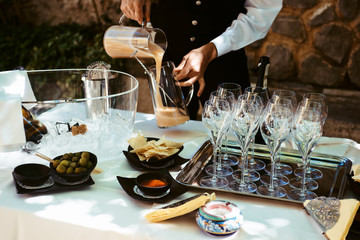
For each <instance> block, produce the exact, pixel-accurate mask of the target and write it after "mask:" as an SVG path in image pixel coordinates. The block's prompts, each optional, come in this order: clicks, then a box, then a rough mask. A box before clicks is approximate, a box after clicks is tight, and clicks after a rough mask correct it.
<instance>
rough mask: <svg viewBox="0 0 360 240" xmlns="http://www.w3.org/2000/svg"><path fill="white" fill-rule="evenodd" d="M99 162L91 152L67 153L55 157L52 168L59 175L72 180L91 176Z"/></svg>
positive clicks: (51, 164)
mask: <svg viewBox="0 0 360 240" xmlns="http://www.w3.org/2000/svg"><path fill="white" fill-rule="evenodd" d="M96 164H97V157H96V155H95V154H93V153H91V152H86V151H84V152H76V153H65V154H64V155H60V156H57V157H55V158H54V161H53V162H51V163H50V170H51V172H52V173H54V174H56V175H57V176H59V177H61V178H63V179H65V180H67V181H70V182H75V181H80V180H82V179H85V178H87V177H89V175H90V174H91V172H92V171H93V170H94V168H95V166H96Z"/></svg>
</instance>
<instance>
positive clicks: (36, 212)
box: [0, 113, 360, 240]
mask: <svg viewBox="0 0 360 240" xmlns="http://www.w3.org/2000/svg"><path fill="white" fill-rule="evenodd" d="M137 132H141V133H143V134H144V135H145V136H154V137H161V136H162V135H165V136H166V138H169V139H172V140H175V141H183V142H185V148H184V150H183V152H182V153H181V156H182V157H187V158H188V157H191V156H192V155H193V154H194V153H195V152H196V151H197V149H198V148H199V146H200V145H201V144H202V143H203V142H204V141H205V140H206V139H207V134H206V131H205V129H204V127H203V126H202V124H201V122H197V121H190V122H188V123H186V124H183V125H180V126H176V127H172V128H168V129H159V128H158V127H157V126H156V122H155V119H154V115H151V114H141V113H137V117H136V124H135V129H134V133H137ZM316 151H319V152H323V153H327V154H334V155H338V156H342V157H343V156H345V157H348V158H349V159H351V160H352V161H354V162H356V163H360V162H359V157H360V145H359V144H357V143H356V142H354V141H351V140H348V139H338V138H326V137H323V138H322V139H321V142H320V144H319V147H318V148H317V149H316ZM24 162H39V163H43V164H47V162H44V160H42V159H39V158H37V157H35V156H31V155H28V154H25V153H22V152H11V153H0V229H1V230H0V236H1V237H0V239H2V240H30V239H31V240H34V239H36V240H43V239H44V240H49V239H51V240H57V239H59V240H64V239H66V240H72V239H79V240H80V239H81V240H83V239H86V240H92V239H102V240H105V239H106V240H112V239H117V240H119V239H174V240H176V239H179V240H184V239H191V240H194V239H218V238H219V237H214V236H210V235H208V234H206V233H204V232H202V231H201V230H200V228H198V226H197V224H196V222H195V212H193V213H190V214H188V215H185V216H182V217H178V218H174V219H171V220H168V221H165V222H161V223H148V222H147V221H146V220H145V218H144V215H145V214H146V213H148V212H149V211H151V209H152V208H154V207H157V206H156V204H151V203H148V202H142V201H138V200H134V199H132V198H131V197H129V196H128V195H127V194H126V193H125V192H124V190H123V189H122V188H121V186H120V185H119V183H118V181H117V179H116V176H124V177H131V176H133V177H135V176H137V175H138V174H139V172H138V171H136V170H134V169H132V168H131V167H130V166H129V164H128V162H127V160H126V159H125V157H124V156H114V158H109V159H99V162H98V167H100V168H101V169H103V170H104V172H103V173H102V174H99V175H93V176H92V177H93V179H94V181H95V184H94V185H92V186H90V187H89V188H85V189H81V190H77V191H69V192H58V193H49V194H37V195H26V194H25V195H22V194H17V193H16V189H15V185H14V181H13V178H12V175H11V173H12V171H13V168H14V167H15V166H16V165H18V164H21V163H24ZM198 192H199V191H198V190H191V191H189V192H187V193H185V194H183V195H182V196H180V197H178V198H177V199H174V200H173V201H178V200H180V199H184V198H186V197H189V196H192V195H194V194H196V193H198ZM217 199H226V200H229V201H232V202H234V203H235V204H237V205H238V206H239V207H240V208H241V210H242V212H243V214H244V225H243V228H242V229H241V230H240V231H238V232H237V233H236V234H234V235H231V236H228V237H226V239H252V240H257V239H262V240H264V239H265V240H266V239H325V238H324V237H323V235H322V233H321V230H320V229H319V227H318V226H317V225H316V223H315V222H314V220H313V219H312V218H311V217H310V216H309V215H308V214H307V213H306V211H305V210H304V209H303V208H302V206H301V204H295V203H288V202H281V201H275V200H266V199H261V198H255V197H247V196H242V195H236V194H230V193H221V192H218V193H217ZM221 239H224V238H223V237H222V238H221Z"/></svg>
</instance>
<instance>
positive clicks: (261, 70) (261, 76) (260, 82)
mask: <svg viewBox="0 0 360 240" xmlns="http://www.w3.org/2000/svg"><path fill="white" fill-rule="evenodd" d="M269 67H270V58H269V57H267V56H261V57H260V60H259V63H258V66H257V68H256V70H257V75H258V78H257V81H256V87H261V88H265V89H267V77H268V73H269Z"/></svg>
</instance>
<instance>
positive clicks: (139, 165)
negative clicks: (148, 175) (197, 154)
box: [123, 137, 189, 170]
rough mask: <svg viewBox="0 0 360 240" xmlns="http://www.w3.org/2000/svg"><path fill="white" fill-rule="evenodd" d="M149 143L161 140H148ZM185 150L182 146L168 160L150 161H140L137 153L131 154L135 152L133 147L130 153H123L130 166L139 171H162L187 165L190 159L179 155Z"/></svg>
mask: <svg viewBox="0 0 360 240" xmlns="http://www.w3.org/2000/svg"><path fill="white" fill-rule="evenodd" d="M147 140H148V141H151V140H155V141H157V140H159V138H150V137H148V138H147ZM183 149H184V146H181V147H180V148H179V151H177V152H176V153H175V154H173V155H170V156H168V157H166V158H162V159H156V158H150V159H149V160H148V161H140V159H139V158H138V156H137V155H136V154H135V153H131V152H130V151H131V150H133V148H132V147H131V146H129V147H128V151H123V153H124V155H125V157H126V158H127V159H128V161H129V163H130V165H131V166H132V167H134V168H135V169H138V170H145V169H150V170H160V169H163V168H172V167H175V166H178V165H181V164H183V163H186V162H187V161H189V159H186V158H182V157H180V156H179V153H180V152H181V151H182V150H183Z"/></svg>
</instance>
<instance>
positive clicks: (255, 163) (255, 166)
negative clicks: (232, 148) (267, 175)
mask: <svg viewBox="0 0 360 240" xmlns="http://www.w3.org/2000/svg"><path fill="white" fill-rule="evenodd" d="M244 94H245V95H246V96H252V95H257V96H259V97H260V98H261V100H262V103H263V106H266V104H267V102H268V100H269V92H268V90H267V89H266V88H262V87H247V88H245V90H244ZM258 131H259V126H257V129H256V132H258ZM255 135H256V134H255ZM255 135H254V136H252V137H251V142H250V148H251V157H250V159H249V170H254V171H260V170H263V169H264V168H265V163H264V162H263V161H261V160H259V159H255V157H254V144H255ZM254 180H255V179H254ZM257 180H258V179H257Z"/></svg>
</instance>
